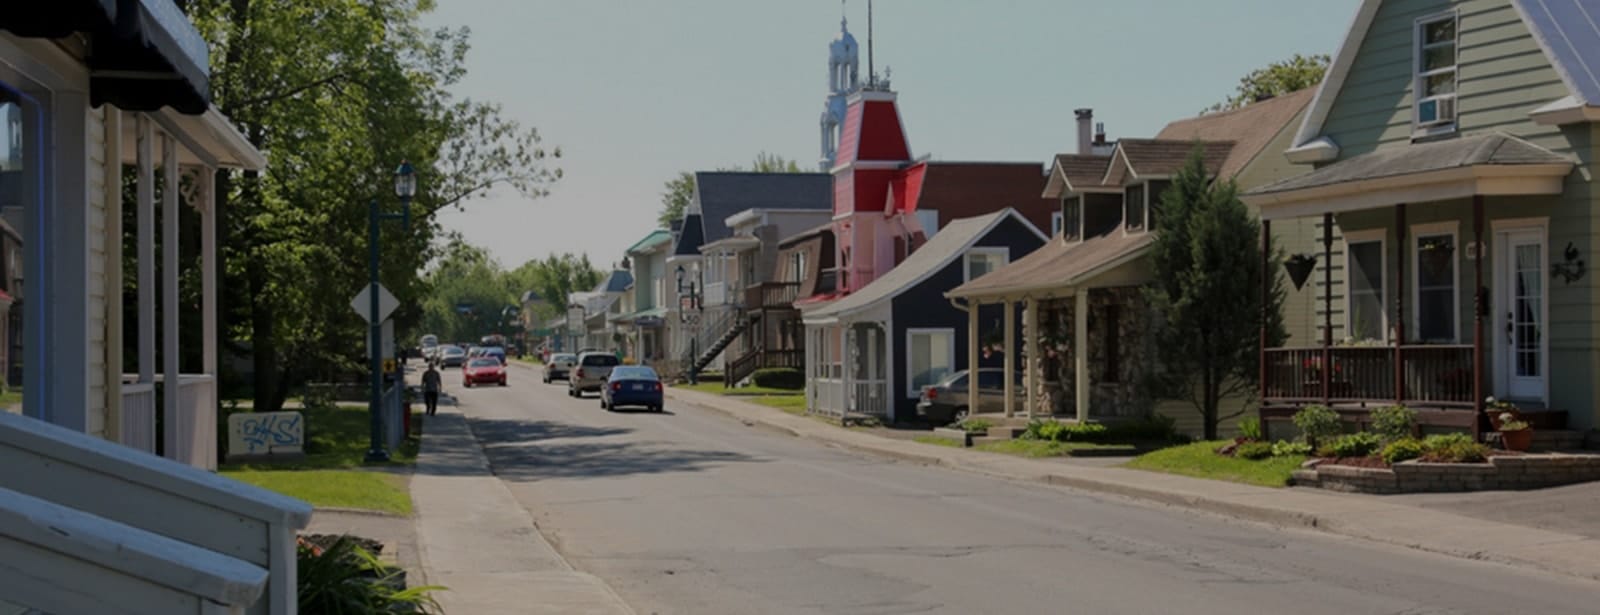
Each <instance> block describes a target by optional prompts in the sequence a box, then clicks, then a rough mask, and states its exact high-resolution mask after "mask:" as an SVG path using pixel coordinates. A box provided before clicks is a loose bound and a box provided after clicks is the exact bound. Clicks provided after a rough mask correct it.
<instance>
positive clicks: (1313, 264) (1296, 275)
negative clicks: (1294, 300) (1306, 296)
mask: <svg viewBox="0 0 1600 615" xmlns="http://www.w3.org/2000/svg"><path fill="white" fill-rule="evenodd" d="M1283 268H1284V269H1285V270H1287V271H1288V272H1289V281H1290V282H1293V283H1294V288H1295V290H1300V289H1301V288H1303V287H1304V286H1305V285H1306V280H1307V279H1309V278H1310V277H1311V271H1312V270H1313V269H1316V268H1317V257H1316V256H1314V255H1311V254H1296V255H1294V256H1291V257H1289V258H1288V259H1287V260H1285V261H1283Z"/></svg>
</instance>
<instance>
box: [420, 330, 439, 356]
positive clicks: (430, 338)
mask: <svg viewBox="0 0 1600 615" xmlns="http://www.w3.org/2000/svg"><path fill="white" fill-rule="evenodd" d="M420 346H421V347H422V354H421V355H420V356H421V357H422V360H424V361H432V360H433V358H434V356H436V355H437V354H438V352H439V336H437V335H434V334H432V333H429V334H427V335H424V336H422V340H421V342H420Z"/></svg>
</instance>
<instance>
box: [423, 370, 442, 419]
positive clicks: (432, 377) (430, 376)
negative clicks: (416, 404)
mask: <svg viewBox="0 0 1600 615" xmlns="http://www.w3.org/2000/svg"><path fill="white" fill-rule="evenodd" d="M440 383H441V378H440V377H439V370H437V369H434V368H433V363H429V364H428V371H425V372H422V402H423V403H424V404H426V406H427V416H433V415H435V414H437V413H438V412H439V385H440Z"/></svg>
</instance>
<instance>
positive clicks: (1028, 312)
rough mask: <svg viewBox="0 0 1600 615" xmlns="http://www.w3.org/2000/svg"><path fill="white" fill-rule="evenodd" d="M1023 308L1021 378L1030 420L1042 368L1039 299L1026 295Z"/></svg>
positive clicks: (1037, 397)
mask: <svg viewBox="0 0 1600 615" xmlns="http://www.w3.org/2000/svg"><path fill="white" fill-rule="evenodd" d="M1023 309H1024V310H1025V311H1024V312H1023V313H1022V327H1023V329H1025V330H1026V331H1027V337H1028V339H1027V340H1026V343H1027V345H1028V364H1027V365H1026V366H1025V367H1024V371H1023V372H1022V378H1023V384H1024V385H1025V386H1027V387H1028V395H1027V400H1028V420H1029V421H1032V420H1033V415H1034V413H1035V412H1036V408H1037V407H1038V405H1039V382H1040V380H1041V378H1040V373H1039V372H1040V371H1042V370H1043V369H1044V355H1043V354H1042V353H1040V352H1039V300H1038V299H1034V298H1033V297H1028V300H1027V306H1026V307H1025V308H1023ZM1006 386H1007V387H1010V386H1011V383H1010V382H1007V383H1006Z"/></svg>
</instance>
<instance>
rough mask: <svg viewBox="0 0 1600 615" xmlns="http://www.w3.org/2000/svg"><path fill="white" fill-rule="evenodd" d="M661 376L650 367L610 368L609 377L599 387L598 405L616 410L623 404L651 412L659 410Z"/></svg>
mask: <svg viewBox="0 0 1600 615" xmlns="http://www.w3.org/2000/svg"><path fill="white" fill-rule="evenodd" d="M662 388H663V387H662V386H661V377H660V376H658V375H656V370H655V369H654V368H650V367H643V366H634V365H619V366H617V367H616V369H613V370H611V377H610V378H608V379H606V384H605V386H603V387H600V407H601V408H605V409H607V410H616V409H617V408H620V407H623V406H637V407H641V408H645V409H648V410H650V411H653V412H660V411H661V401H662Z"/></svg>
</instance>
